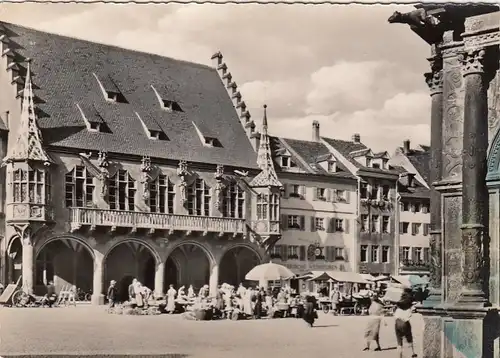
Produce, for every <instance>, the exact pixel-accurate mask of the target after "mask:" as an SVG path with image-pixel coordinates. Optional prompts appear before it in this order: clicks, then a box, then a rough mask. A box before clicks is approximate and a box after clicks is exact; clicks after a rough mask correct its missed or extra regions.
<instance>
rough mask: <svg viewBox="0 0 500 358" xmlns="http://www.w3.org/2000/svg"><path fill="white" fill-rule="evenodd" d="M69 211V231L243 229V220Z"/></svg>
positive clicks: (236, 231) (223, 231)
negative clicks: (102, 228) (106, 229)
mask: <svg viewBox="0 0 500 358" xmlns="http://www.w3.org/2000/svg"><path fill="white" fill-rule="evenodd" d="M69 212H70V215H69V220H70V226H71V231H72V232H74V231H77V230H80V229H81V228H83V227H88V228H89V229H90V230H95V229H96V228H98V227H104V228H108V229H109V230H110V231H112V232H113V231H115V230H116V229H118V228H126V229H130V230H131V231H136V230H138V229H146V230H149V231H150V233H154V232H155V231H161V230H163V231H167V232H169V233H170V234H172V233H173V232H174V231H183V232H185V233H186V234H190V233H191V232H193V231H196V232H202V233H203V234H204V235H206V234H207V233H218V234H219V235H220V236H222V235H224V234H226V233H230V234H233V236H236V235H238V234H245V232H246V225H245V220H244V219H233V218H221V217H211V216H192V215H175V214H162V213H150V212H137V211H123V210H109V209H95V208H70V209H69Z"/></svg>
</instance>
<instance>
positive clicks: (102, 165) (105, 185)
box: [97, 151, 109, 199]
mask: <svg viewBox="0 0 500 358" xmlns="http://www.w3.org/2000/svg"><path fill="white" fill-rule="evenodd" d="M97 167H98V168H99V171H100V176H99V180H100V181H101V183H102V188H101V198H103V199H104V198H105V197H106V196H107V195H108V189H109V160H108V153H107V152H104V151H99V154H98V155H97Z"/></svg>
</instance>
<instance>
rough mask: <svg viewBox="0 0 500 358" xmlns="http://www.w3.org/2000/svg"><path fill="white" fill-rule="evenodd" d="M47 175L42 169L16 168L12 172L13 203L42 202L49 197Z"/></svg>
mask: <svg viewBox="0 0 500 358" xmlns="http://www.w3.org/2000/svg"><path fill="white" fill-rule="evenodd" d="M48 179H49V178H48V176H47V177H46V174H45V172H44V171H42V170H38V169H30V170H28V171H26V170H22V169H18V170H16V171H15V172H14V178H13V183H12V184H13V186H14V187H13V189H14V197H13V199H14V200H13V201H14V202H15V203H34V204H44V203H45V200H46V199H49V193H50V192H49V185H50V183H49V181H48Z"/></svg>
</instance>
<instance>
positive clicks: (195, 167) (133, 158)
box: [0, 23, 282, 303]
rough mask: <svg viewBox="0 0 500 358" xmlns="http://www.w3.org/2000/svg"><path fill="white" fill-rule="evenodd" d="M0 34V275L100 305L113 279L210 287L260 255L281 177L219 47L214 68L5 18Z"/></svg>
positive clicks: (272, 227) (270, 235) (269, 236)
mask: <svg viewBox="0 0 500 358" xmlns="http://www.w3.org/2000/svg"><path fill="white" fill-rule="evenodd" d="M0 39H1V42H0V45H1V52H0V53H1V58H0V68H1V69H2V70H1V71H0V111H1V113H2V115H1V120H0V142H1V145H0V154H1V156H2V158H4V160H3V163H4V166H3V167H2V169H1V172H0V175H2V176H3V179H2V180H0V182H2V183H4V182H5V183H6V185H5V186H3V185H2V188H1V189H2V190H1V191H2V196H1V197H0V199H1V203H0V204H1V205H0V210H1V212H2V217H1V225H0V234H1V237H2V238H1V263H2V277H3V280H4V281H9V282H12V281H16V280H17V279H18V278H19V277H22V280H21V282H22V284H23V286H24V288H25V289H26V290H28V291H37V290H42V289H43V287H44V285H45V284H46V283H47V282H48V281H54V284H55V286H56V288H57V289H58V290H59V289H61V288H62V287H64V286H67V285H73V284H74V285H77V286H78V287H80V288H82V289H84V290H85V289H91V290H92V292H93V295H92V299H93V302H95V303H99V302H102V301H103V292H105V289H106V287H107V285H108V282H109V281H110V280H111V279H114V280H117V281H118V282H119V286H120V288H123V289H121V290H120V291H122V292H126V289H124V288H125V287H126V286H127V285H128V283H129V282H130V281H131V280H132V278H133V277H137V278H138V279H139V280H140V281H141V282H142V283H143V284H145V285H147V286H149V287H151V288H154V291H155V292H156V293H157V294H162V293H164V292H165V289H166V288H167V287H168V285H169V284H174V285H176V286H177V285H181V284H182V285H188V284H193V285H194V286H195V287H200V286H201V285H203V284H209V285H210V289H211V291H212V292H214V291H215V289H216V287H217V284H218V283H221V282H229V283H232V284H237V283H238V282H241V281H243V280H244V275H245V273H246V272H248V271H249V269H251V268H252V267H253V266H255V265H256V264H258V263H260V262H262V261H264V260H268V259H269V257H268V255H267V253H266V249H268V248H269V247H270V246H272V245H273V244H274V243H275V242H276V241H277V240H278V239H279V235H280V227H279V219H280V216H279V215H280V192H281V189H282V185H281V183H280V182H279V181H278V180H277V177H276V173H275V171H274V166H273V163H272V160H271V155H270V149H269V148H270V145H269V138H268V136H267V124H266V119H265V118H264V121H263V122H264V123H263V130H262V132H261V133H260V134H258V133H256V132H255V130H254V128H255V125H254V124H253V122H252V121H251V120H250V115H249V113H248V111H246V109H245V107H244V102H242V101H241V95H239V92H238V91H237V86H236V84H235V83H234V81H233V80H232V78H231V74H230V73H229V72H228V71H227V66H225V65H224V63H223V62H222V55H220V53H217V54H215V55H214V56H213V60H214V62H215V66H216V68H212V67H209V66H203V65H198V64H193V63H188V62H184V61H178V60H173V59H169V58H165V57H161V56H156V55H152V54H146V53H140V52H136V51H131V50H125V49H121V48H117V47H113V46H107V45H102V44H97V43H92V42H88V41H83V40H77V39H73V38H69V37H64V36H59V35H54V34H49V33H45V32H41V31H37V30H33V29H28V28H25V27H21V26H17V25H12V24H8V23H1V24H0ZM221 79H222V80H221ZM228 92H229V93H228ZM235 108H236V109H235ZM256 151H257V155H256Z"/></svg>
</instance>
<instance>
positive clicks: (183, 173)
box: [177, 160, 189, 205]
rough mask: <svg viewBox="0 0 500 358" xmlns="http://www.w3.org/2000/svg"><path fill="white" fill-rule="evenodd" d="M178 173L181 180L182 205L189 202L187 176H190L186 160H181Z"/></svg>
mask: <svg viewBox="0 0 500 358" xmlns="http://www.w3.org/2000/svg"><path fill="white" fill-rule="evenodd" d="M177 175H178V176H179V178H180V182H179V184H178V185H179V189H180V191H179V194H180V202H181V205H184V204H185V203H186V202H187V177H188V176H189V170H188V165H187V162H186V161H185V160H181V161H180V162H179V167H178V168H177Z"/></svg>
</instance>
